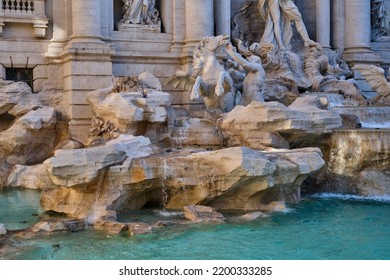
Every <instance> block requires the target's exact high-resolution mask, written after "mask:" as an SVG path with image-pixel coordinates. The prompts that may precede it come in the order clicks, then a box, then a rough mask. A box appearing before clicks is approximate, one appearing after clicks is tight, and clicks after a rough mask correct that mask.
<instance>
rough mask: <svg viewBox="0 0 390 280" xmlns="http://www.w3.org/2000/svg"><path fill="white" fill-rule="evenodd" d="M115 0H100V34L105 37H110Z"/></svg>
mask: <svg viewBox="0 0 390 280" xmlns="http://www.w3.org/2000/svg"><path fill="white" fill-rule="evenodd" d="M113 13H114V10H113V1H107V0H100V18H101V19H100V21H101V26H100V34H101V36H102V37H103V39H108V38H109V37H110V27H111V21H113V19H112V17H113Z"/></svg>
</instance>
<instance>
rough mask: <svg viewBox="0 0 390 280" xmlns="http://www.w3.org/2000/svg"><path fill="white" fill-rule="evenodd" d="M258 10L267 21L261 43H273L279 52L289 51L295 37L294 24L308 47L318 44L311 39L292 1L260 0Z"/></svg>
mask: <svg viewBox="0 0 390 280" xmlns="http://www.w3.org/2000/svg"><path fill="white" fill-rule="evenodd" d="M258 8H259V12H260V14H261V16H262V17H263V19H264V20H265V21H266V27H265V31H264V34H263V36H262V38H261V41H260V43H272V44H274V45H276V46H278V48H279V50H286V49H288V47H289V45H290V41H291V38H292V36H293V30H292V25H291V23H292V22H294V23H295V26H296V28H297V30H298V32H299V34H300V35H301V37H302V39H303V41H304V44H305V46H306V47H309V46H310V47H311V46H315V45H316V44H317V43H316V42H314V41H313V40H311V39H310V38H309V35H308V33H307V30H306V27H305V24H304V23H303V20H302V15H301V13H300V12H299V10H298V8H297V6H296V5H295V4H294V2H293V1H292V0H259V2H258Z"/></svg>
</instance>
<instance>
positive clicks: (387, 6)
mask: <svg viewBox="0 0 390 280" xmlns="http://www.w3.org/2000/svg"><path fill="white" fill-rule="evenodd" d="M371 40H372V41H374V42H384V41H387V42H390V1H387V0H371Z"/></svg>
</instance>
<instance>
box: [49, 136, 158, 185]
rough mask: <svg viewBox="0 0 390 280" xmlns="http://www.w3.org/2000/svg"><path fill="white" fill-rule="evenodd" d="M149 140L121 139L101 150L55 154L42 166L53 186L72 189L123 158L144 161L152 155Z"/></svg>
mask: <svg viewBox="0 0 390 280" xmlns="http://www.w3.org/2000/svg"><path fill="white" fill-rule="evenodd" d="M149 145H150V141H149V139H147V138H145V137H142V136H139V137H134V136H131V135H121V136H120V137H118V138H117V139H114V140H111V141H109V142H107V144H106V145H105V146H102V147H93V148H86V149H77V150H57V151H56V152H55V155H54V157H52V158H50V159H48V160H46V161H45V162H44V165H45V166H46V168H47V170H48V171H49V174H50V177H51V179H52V181H53V183H54V184H56V185H58V186H63V187H74V186H78V185H82V184H87V185H88V184H89V183H91V182H93V181H95V180H97V179H98V178H99V174H102V173H103V172H104V170H106V169H107V168H108V167H110V166H112V165H118V164H121V163H123V162H124V161H125V160H126V158H128V157H131V158H134V157H144V156H148V155H150V154H151V153H152V150H151V148H150V146H149Z"/></svg>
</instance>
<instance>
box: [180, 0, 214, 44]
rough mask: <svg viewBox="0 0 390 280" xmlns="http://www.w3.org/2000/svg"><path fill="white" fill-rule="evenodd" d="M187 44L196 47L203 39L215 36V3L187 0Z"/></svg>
mask: <svg viewBox="0 0 390 280" xmlns="http://www.w3.org/2000/svg"><path fill="white" fill-rule="evenodd" d="M185 19H186V44H187V46H188V47H190V48H191V47H192V46H195V45H196V44H197V43H198V42H199V41H200V40H202V38H203V37H206V36H213V35H214V1H213V0H196V1H194V0H185Z"/></svg>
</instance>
